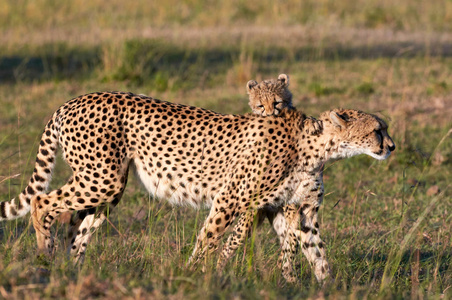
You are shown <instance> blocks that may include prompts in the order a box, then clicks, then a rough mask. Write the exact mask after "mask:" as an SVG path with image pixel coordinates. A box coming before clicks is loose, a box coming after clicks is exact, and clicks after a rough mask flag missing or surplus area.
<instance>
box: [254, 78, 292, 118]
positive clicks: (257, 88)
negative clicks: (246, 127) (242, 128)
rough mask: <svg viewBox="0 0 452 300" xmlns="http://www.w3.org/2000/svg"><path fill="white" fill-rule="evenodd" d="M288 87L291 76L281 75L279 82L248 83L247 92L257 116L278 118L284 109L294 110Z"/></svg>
mask: <svg viewBox="0 0 452 300" xmlns="http://www.w3.org/2000/svg"><path fill="white" fill-rule="evenodd" d="M288 87H289V76H287V75H286V74H280V75H279V76H278V79H277V80H274V79H270V80H264V81H262V82H261V83H257V81H255V80H250V81H248V83H247V84H246V90H247V93H248V95H249V105H250V107H251V109H252V110H253V112H254V113H255V114H257V115H261V116H272V115H274V116H276V115H278V114H279V113H280V112H281V110H282V109H284V108H289V109H290V108H293V106H292V93H291V92H290V91H289V89H288Z"/></svg>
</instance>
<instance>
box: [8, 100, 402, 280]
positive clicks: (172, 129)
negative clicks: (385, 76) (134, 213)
mask: <svg viewBox="0 0 452 300" xmlns="http://www.w3.org/2000/svg"><path fill="white" fill-rule="evenodd" d="M305 120H306V116H305V115H304V114H303V113H301V112H298V111H296V110H287V111H284V112H283V113H281V114H280V116H278V117H277V118H268V117H262V116H257V115H254V114H246V115H223V114H218V113H216V112H213V111H210V110H206V109H202V108H197V107H191V106H185V105H181V104H174V103H170V102H165V101H161V100H157V99H153V98H151V97H146V96H141V95H134V94H132V93H122V92H101V93H91V94H87V95H84V96H79V97H77V98H74V99H72V100H69V101H68V102H66V103H65V104H63V105H62V106H61V107H60V108H59V109H58V110H57V111H56V112H55V113H54V114H53V115H52V117H51V119H50V120H49V121H48V123H47V125H46V126H45V128H44V133H43V135H42V139H41V141H40V144H39V148H38V153H37V158H36V163H35V169H34V171H33V174H32V176H31V178H30V180H29V182H28V185H27V187H26V188H25V189H24V191H23V192H22V193H21V194H20V195H19V197H18V198H17V199H13V200H11V201H8V202H2V203H0V220H12V219H15V218H18V217H21V216H24V215H25V214H26V213H28V212H29V211H31V218H32V222H33V227H34V228H35V231H36V238H37V245H38V251H39V252H42V253H45V254H47V255H51V254H52V253H53V237H52V235H51V231H50V229H51V226H52V224H53V223H54V221H55V219H56V218H57V216H58V215H59V214H61V213H63V212H66V211H76V216H75V219H74V221H73V222H72V223H71V228H70V232H71V233H72V235H71V237H70V243H71V246H70V252H71V254H72V255H73V256H74V260H75V261H76V262H78V261H81V260H83V257H84V254H85V251H86V247H87V244H88V242H89V240H90V237H91V235H92V232H93V231H95V230H96V229H97V228H98V227H99V226H100V225H101V224H102V222H103V221H104V220H105V214H104V209H105V208H106V207H107V206H115V205H117V204H118V203H119V201H120V199H121V196H122V194H123V191H124V189H125V187H126V184H127V177H128V172H129V167H130V165H134V167H135V169H136V172H137V174H138V177H139V178H140V180H141V181H142V183H143V185H144V186H145V188H146V189H147V191H148V192H149V193H151V194H153V195H155V196H156V198H158V199H167V200H168V201H169V202H170V203H172V204H181V205H191V206H193V207H195V208H199V207H200V206H202V205H207V206H210V213H209V215H208V216H207V218H206V220H205V222H204V224H203V226H202V229H201V230H200V232H199V234H198V237H197V241H196V245H195V247H194V250H193V253H192V256H191V259H190V262H191V263H193V264H196V263H197V262H198V261H202V258H203V257H204V256H205V255H207V254H209V253H211V252H213V251H215V250H216V249H217V248H218V245H219V241H220V239H221V237H222V236H223V234H224V233H225V231H226V230H227V229H228V227H229V226H230V225H231V224H233V222H234V219H236V218H239V222H237V224H236V225H235V226H234V230H233V233H232V234H234V236H240V235H242V236H243V234H241V233H246V232H247V228H248V227H249V224H250V215H253V214H254V212H255V211H256V210H258V209H261V208H264V207H273V208H274V209H275V210H279V209H283V210H284V209H285V207H286V206H287V205H291V204H300V205H301V208H302V209H303V211H302V213H303V216H304V219H303V220H302V221H301V223H302V225H303V227H302V232H303V234H304V235H303V236H301V239H302V241H303V243H304V245H305V247H306V249H305V254H306V253H308V254H309V255H310V256H308V259H310V260H314V261H313V262H312V263H313V264H314V265H316V261H317V260H319V259H323V260H324V259H325V257H324V252H322V251H321V250H322V249H323V242H321V240H320V238H319V224H318V222H317V210H318V207H319V204H320V202H321V199H322V196H323V185H322V181H321V172H319V170H321V169H322V167H323V164H324V163H325V162H327V161H329V160H331V159H340V158H346V157H351V156H354V155H358V154H367V155H370V156H372V157H374V158H376V159H379V160H382V159H385V158H387V157H388V156H389V155H390V154H391V152H392V151H394V149H395V145H394V143H393V141H392V139H391V137H390V136H389V135H388V133H387V125H386V123H385V122H384V121H383V120H381V119H380V118H378V117H376V116H374V115H371V114H366V113H364V112H361V111H357V110H343V109H338V110H332V111H328V112H324V113H322V115H321V116H320V118H319V121H321V122H322V124H323V129H322V132H321V133H320V134H318V135H315V136H314V135H307V134H306V132H305V131H304V130H303V124H304V121H305ZM58 147H60V148H61V149H62V152H63V157H64V159H65V161H66V162H67V163H68V165H69V166H70V167H71V169H72V172H73V174H72V176H71V177H70V178H69V180H68V181H67V183H66V184H65V185H63V186H62V187H60V188H58V189H56V190H53V191H50V192H47V191H46V190H47V187H48V183H49V181H50V178H51V173H52V169H53V167H54V164H55V156H56V152H57V148H58ZM297 215H299V214H297ZM282 218H284V215H283V216H282ZM295 218H296V217H295ZM277 223H278V225H281V226H284V228H285V229H284V230H280V231H279V232H285V234H292V233H293V232H294V229H293V225H292V224H293V220H291V219H289V220H279V221H278V222H277ZM240 224H241V225H240ZM240 226H242V227H240ZM280 238H283V239H285V237H280ZM295 238H296V237H293V238H292V239H289V242H288V243H287V246H286V248H287V249H288V250H287V251H285V252H284V255H285V257H288V258H290V256H291V254H292V251H291V248H290V247H292V246H293V245H292V243H293V241H294V239H295ZM285 240H287V239H285ZM239 241H240V238H239ZM231 249H232V250H234V249H233V247H232V248H231ZM284 250H286V249H284ZM231 254H233V251H231ZM311 254H314V255H311ZM224 259H226V260H227V259H228V257H224V256H221V257H220V259H219V261H220V260H224ZM321 271H322V270H320V271H319V272H321ZM323 271H324V270H323ZM316 272H317V271H316ZM316 275H317V274H316Z"/></svg>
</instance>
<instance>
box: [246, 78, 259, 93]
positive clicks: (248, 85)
mask: <svg viewBox="0 0 452 300" xmlns="http://www.w3.org/2000/svg"><path fill="white" fill-rule="evenodd" d="M256 85H257V81H256V80H250V81H248V82H247V83H246V91H247V92H248V94H249V93H250V92H251V90H252V89H253V87H255V86H256Z"/></svg>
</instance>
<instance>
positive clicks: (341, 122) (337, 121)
mask: <svg viewBox="0 0 452 300" xmlns="http://www.w3.org/2000/svg"><path fill="white" fill-rule="evenodd" d="M330 118H331V121H332V122H333V125H335V126H337V127H339V128H345V127H346V126H347V121H346V120H345V119H344V118H343V117H342V116H341V115H340V114H338V113H337V112H334V111H332V112H330Z"/></svg>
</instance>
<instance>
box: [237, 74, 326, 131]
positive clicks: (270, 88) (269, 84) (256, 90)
mask: <svg viewBox="0 0 452 300" xmlns="http://www.w3.org/2000/svg"><path fill="white" fill-rule="evenodd" d="M288 87H289V76H288V75H286V74H279V76H278V79H277V80H275V79H267V80H264V81H262V82H261V83H257V81H256V80H250V81H248V83H247V84H246V91H247V93H248V95H249V103H248V104H249V106H250V107H251V109H252V110H253V113H255V114H256V115H260V116H264V117H266V116H277V115H279V114H280V113H281V111H282V110H283V109H288V110H290V109H295V108H294V107H293V105H292V93H291V92H290V90H289V88H288ZM304 129H305V131H306V133H308V134H318V133H319V132H320V131H321V129H322V124H321V122H319V121H317V120H316V119H314V118H312V117H308V118H307V119H306V120H305V121H304Z"/></svg>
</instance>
